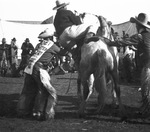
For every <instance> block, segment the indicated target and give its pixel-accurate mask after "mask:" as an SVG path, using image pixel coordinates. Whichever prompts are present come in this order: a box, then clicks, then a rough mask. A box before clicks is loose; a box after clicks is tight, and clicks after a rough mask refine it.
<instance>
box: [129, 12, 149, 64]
mask: <svg viewBox="0 0 150 132" xmlns="http://www.w3.org/2000/svg"><path fill="white" fill-rule="evenodd" d="M130 22H132V23H135V24H136V28H137V31H138V33H139V34H141V35H142V38H143V41H144V42H143V43H142V44H143V45H142V46H140V48H142V52H143V54H142V57H141V58H142V63H143V66H144V65H146V63H148V62H149V59H150V23H149V21H148V16H147V14H145V13H140V14H139V15H138V17H135V18H133V17H131V19H130Z"/></svg>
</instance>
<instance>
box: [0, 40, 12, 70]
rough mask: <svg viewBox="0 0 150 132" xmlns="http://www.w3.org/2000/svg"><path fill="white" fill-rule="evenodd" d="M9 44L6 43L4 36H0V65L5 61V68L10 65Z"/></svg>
mask: <svg viewBox="0 0 150 132" xmlns="http://www.w3.org/2000/svg"><path fill="white" fill-rule="evenodd" d="M10 60H11V55H10V45H8V44H6V38H2V44H1V45H0V67H2V64H3V63H4V62H5V66H6V69H7V68H9V67H10Z"/></svg>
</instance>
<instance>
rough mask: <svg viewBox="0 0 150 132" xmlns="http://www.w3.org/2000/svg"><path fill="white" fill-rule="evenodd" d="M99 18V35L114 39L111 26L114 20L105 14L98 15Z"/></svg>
mask: <svg viewBox="0 0 150 132" xmlns="http://www.w3.org/2000/svg"><path fill="white" fill-rule="evenodd" d="M98 19H99V22H100V27H99V29H98V31H97V36H101V37H104V38H107V39H109V40H111V41H114V39H113V35H112V28H111V25H112V22H111V21H107V20H106V18H104V17H103V16H98Z"/></svg>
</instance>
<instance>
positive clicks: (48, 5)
mask: <svg viewBox="0 0 150 132" xmlns="http://www.w3.org/2000/svg"><path fill="white" fill-rule="evenodd" d="M55 1H56V0H0V19H3V20H27V21H43V20H45V19H47V18H49V17H50V16H52V15H55V13H56V11H54V10H52V9H53V7H55V5H56V4H55ZM62 1H64V2H70V4H69V6H68V9H71V10H72V11H73V10H76V11H78V12H79V13H83V12H88V13H93V14H96V15H102V16H104V17H105V18H107V20H109V21H112V23H113V24H120V23H123V22H126V21H129V19H130V17H134V16H137V15H138V14H139V13H141V12H144V13H147V14H148V15H149V13H150V5H149V0H143V1H142V0H66V1H65V0H62Z"/></svg>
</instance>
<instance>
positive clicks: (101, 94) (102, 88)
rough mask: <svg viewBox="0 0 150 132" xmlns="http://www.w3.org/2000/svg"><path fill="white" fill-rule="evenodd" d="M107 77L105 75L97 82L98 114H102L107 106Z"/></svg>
mask: <svg viewBox="0 0 150 132" xmlns="http://www.w3.org/2000/svg"><path fill="white" fill-rule="evenodd" d="M106 87H107V85H106V77H105V74H103V75H102V76H101V77H100V78H97V79H96V80H95V89H96V91H97V92H98V105H99V106H98V109H97V111H96V113H101V112H102V110H103V108H104V106H105V98H106V90H107V89H106Z"/></svg>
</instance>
